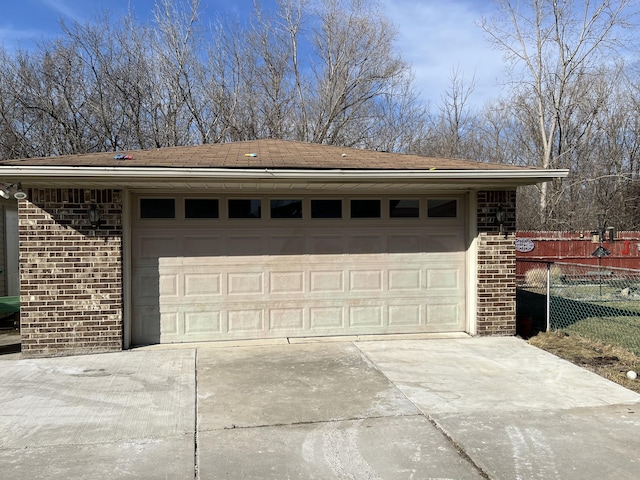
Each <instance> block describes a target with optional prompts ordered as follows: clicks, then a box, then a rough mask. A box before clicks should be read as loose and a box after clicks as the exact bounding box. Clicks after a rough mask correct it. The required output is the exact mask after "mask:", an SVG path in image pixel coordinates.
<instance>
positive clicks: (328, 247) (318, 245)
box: [307, 234, 347, 255]
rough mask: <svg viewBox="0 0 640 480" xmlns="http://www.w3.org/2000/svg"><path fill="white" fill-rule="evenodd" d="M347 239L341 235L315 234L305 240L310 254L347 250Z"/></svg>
mask: <svg viewBox="0 0 640 480" xmlns="http://www.w3.org/2000/svg"><path fill="white" fill-rule="evenodd" d="M346 242H347V240H346V239H345V238H344V236H342V235H318V234H315V235H313V236H312V237H309V238H308V240H307V244H308V253H309V254H310V255H313V254H316V255H323V254H326V255H331V254H342V253H346V252H347V246H346Z"/></svg>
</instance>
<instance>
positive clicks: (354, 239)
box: [348, 233, 387, 254]
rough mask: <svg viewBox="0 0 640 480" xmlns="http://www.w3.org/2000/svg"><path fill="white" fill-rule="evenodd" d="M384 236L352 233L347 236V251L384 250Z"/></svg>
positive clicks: (371, 251)
mask: <svg viewBox="0 0 640 480" xmlns="http://www.w3.org/2000/svg"><path fill="white" fill-rule="evenodd" d="M386 248H387V246H386V238H385V237H384V235H380V234H379V233H378V234H372V235H352V236H351V237H350V238H349V243H348V251H349V252H358V253H359V254H366V253H381V252H384V251H386Z"/></svg>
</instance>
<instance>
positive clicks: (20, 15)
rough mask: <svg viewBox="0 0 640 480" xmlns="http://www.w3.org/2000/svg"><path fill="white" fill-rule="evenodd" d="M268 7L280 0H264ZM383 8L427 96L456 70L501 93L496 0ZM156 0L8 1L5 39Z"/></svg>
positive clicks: (16, 42)
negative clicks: (483, 21) (486, 24)
mask: <svg viewBox="0 0 640 480" xmlns="http://www.w3.org/2000/svg"><path fill="white" fill-rule="evenodd" d="M252 3H253V2H252V0H201V5H202V9H203V12H204V15H205V16H207V15H211V16H213V15H225V14H226V13H229V14H231V15H238V16H240V17H242V16H243V15H247V14H248V12H249V11H250V9H251V8H252ZM261 3H262V4H263V5H265V7H268V6H269V5H273V4H274V0H261ZM381 3H382V7H383V12H384V13H385V14H386V15H387V17H388V18H389V19H390V20H391V21H392V22H393V23H394V24H395V26H396V28H397V29H398V33H399V36H398V47H399V50H400V51H401V52H402V55H403V57H404V59H405V60H407V61H408V62H409V63H411V65H412V68H413V70H414V74H415V79H416V85H417V87H418V89H419V90H420V91H421V92H422V97H423V99H424V100H426V101H428V102H430V103H431V104H432V105H435V104H437V103H439V101H440V98H441V96H442V95H443V93H444V91H445V90H446V88H447V86H448V85H449V77H450V74H451V71H452V69H454V68H456V69H458V71H459V73H460V74H462V75H464V78H465V79H467V80H470V79H471V78H472V77H473V76H474V75H475V78H476V84H477V86H476V90H475V93H474V97H473V99H472V100H473V103H474V105H476V106H480V105H481V104H482V103H484V101H485V100H488V99H490V98H492V97H495V96H497V95H498V92H499V89H500V87H499V85H498V79H499V78H500V76H501V74H502V73H503V63H502V60H501V57H500V53H499V52H496V51H495V50H493V49H492V48H491V47H490V46H489V44H488V43H487V42H486V41H485V39H484V34H483V33H482V31H481V30H480V28H479V27H477V26H476V22H477V21H478V20H479V19H480V17H481V15H483V14H484V15H486V14H488V13H490V9H491V1H490V0H381ZM153 5H154V0H4V1H3V4H2V6H1V7H0V43H1V44H3V45H4V47H5V48H6V49H8V50H11V49H13V48H16V47H18V46H21V47H24V48H30V46H32V45H33V42H34V40H39V39H50V38H54V37H55V36H56V35H57V34H58V33H59V27H58V21H59V20H60V19H61V18H64V19H65V20H77V21H80V22H85V21H90V20H91V19H92V18H93V17H94V16H95V15H96V14H97V13H99V12H100V11H102V10H108V11H109V12H111V13H112V14H113V15H114V16H115V17H116V18H118V17H120V16H122V15H123V14H125V13H126V12H127V11H128V10H131V11H133V12H134V14H135V15H136V17H137V18H138V19H140V20H142V21H145V20H146V19H148V18H149V17H150V16H151V12H152V9H153Z"/></svg>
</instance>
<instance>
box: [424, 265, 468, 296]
mask: <svg viewBox="0 0 640 480" xmlns="http://www.w3.org/2000/svg"><path fill="white" fill-rule="evenodd" d="M426 272H427V273H426V279H427V282H426V283H427V289H432V290H456V291H460V290H461V289H462V287H463V284H462V280H463V279H462V271H461V269H460V268H428V269H427V271H426Z"/></svg>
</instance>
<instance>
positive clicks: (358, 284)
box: [349, 270, 384, 292]
mask: <svg viewBox="0 0 640 480" xmlns="http://www.w3.org/2000/svg"><path fill="white" fill-rule="evenodd" d="M383 275H384V272H383V270H351V271H350V272H349V291H350V292H381V291H382V290H383V282H382V278H383Z"/></svg>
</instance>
